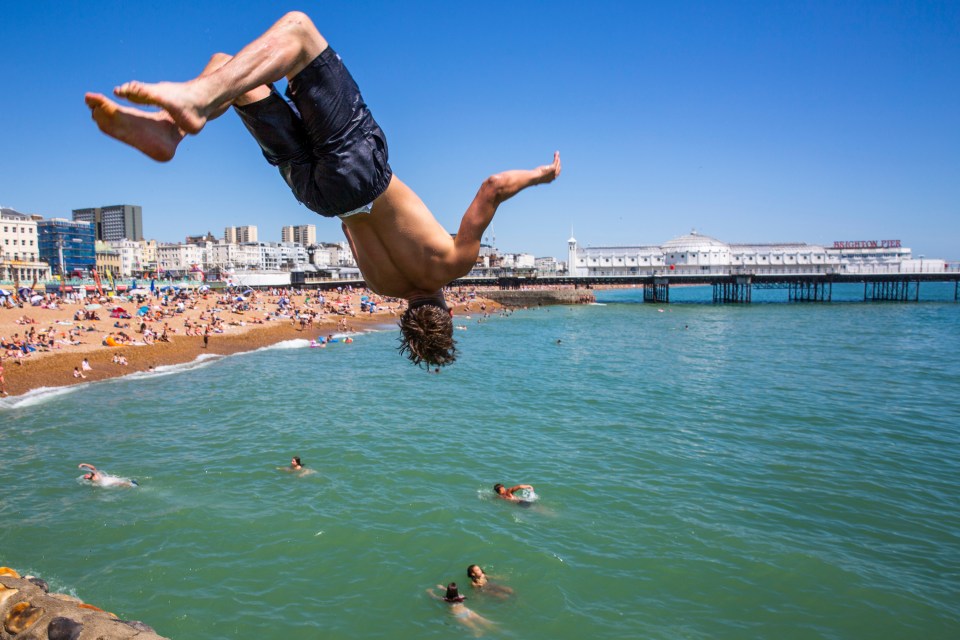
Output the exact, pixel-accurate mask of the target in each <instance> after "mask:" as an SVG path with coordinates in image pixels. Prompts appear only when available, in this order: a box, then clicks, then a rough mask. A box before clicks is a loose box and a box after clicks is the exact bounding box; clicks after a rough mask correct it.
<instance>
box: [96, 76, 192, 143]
mask: <svg viewBox="0 0 960 640" xmlns="http://www.w3.org/2000/svg"><path fill="white" fill-rule="evenodd" d="M113 95H115V96H117V97H118V98H125V99H127V100H129V101H130V102H135V103H137V104H152V105H155V106H158V107H160V108H161V109H163V110H164V111H166V112H167V113H169V114H170V117H171V118H173V121H174V122H175V123H176V124H177V126H178V127H180V128H181V129H183V130H184V131H185V132H186V133H199V132H200V130H201V129H203V126H204V125H205V124H207V114H206V113H202V112H201V111H200V109H199V107H197V106H196V103H195V101H194V100H192V98H191V92H190V85H189V84H188V83H185V82H157V83H156V84H148V83H146V82H137V81H136V80H134V81H132V82H125V83H124V84H122V85H120V86H119V87H117V88H115V89H114V90H113Z"/></svg>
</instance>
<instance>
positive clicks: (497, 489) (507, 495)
mask: <svg viewBox="0 0 960 640" xmlns="http://www.w3.org/2000/svg"><path fill="white" fill-rule="evenodd" d="M523 489H526V490H527V491H533V490H534V489H533V485H530V484H518V485H515V486H512V487H510V488H509V489H508V488H507V487H505V486H503V485H502V484H500V483H499V482H498V483H497V484H495V485H493V492H494V493H495V494H497V497H498V498H502V499H504V500H509V501H510V502H516V503H517V504H519V505H520V506H521V507H529V506H530V505H531V504H533V503H532V502H529V501H527V500H524V499H523V498H520V497H518V496H515V495H513V492H514V491H521V490H523Z"/></svg>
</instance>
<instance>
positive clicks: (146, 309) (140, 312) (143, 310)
mask: <svg viewBox="0 0 960 640" xmlns="http://www.w3.org/2000/svg"><path fill="white" fill-rule="evenodd" d="M148 313H150V307H140V308H139V309H137V315H138V316H145V315H147V314H148Z"/></svg>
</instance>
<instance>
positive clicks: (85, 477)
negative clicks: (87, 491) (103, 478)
mask: <svg viewBox="0 0 960 640" xmlns="http://www.w3.org/2000/svg"><path fill="white" fill-rule="evenodd" d="M83 479H84V480H93V474H92V473H87V474H84V476H83Z"/></svg>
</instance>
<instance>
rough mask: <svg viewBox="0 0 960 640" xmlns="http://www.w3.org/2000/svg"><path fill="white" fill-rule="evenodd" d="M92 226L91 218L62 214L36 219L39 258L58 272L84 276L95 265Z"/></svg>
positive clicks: (63, 274)
mask: <svg viewBox="0 0 960 640" xmlns="http://www.w3.org/2000/svg"><path fill="white" fill-rule="evenodd" d="M95 242H96V238H95V226H94V224H93V223H91V222H85V221H71V220H66V219H64V218H52V219H50V220H38V221H37V247H38V249H39V256H40V259H41V260H43V261H44V262H46V263H47V264H49V265H50V268H51V271H52V272H53V273H55V274H57V275H58V276H61V277H63V276H65V275H66V276H69V275H71V274H78V273H79V274H80V275H81V277H86V276H87V275H88V274H89V273H90V271H92V270H95V269H96V267H97V258H96V249H95Z"/></svg>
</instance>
